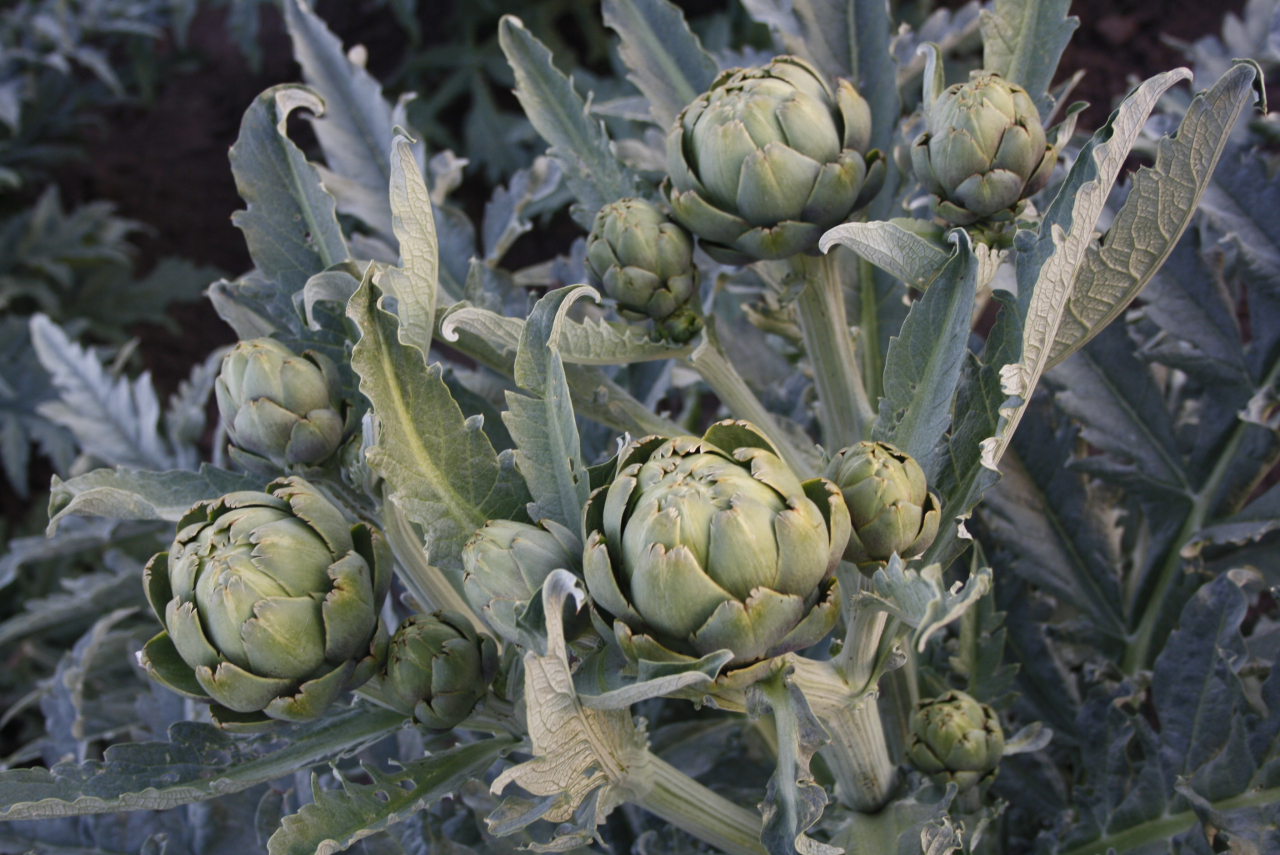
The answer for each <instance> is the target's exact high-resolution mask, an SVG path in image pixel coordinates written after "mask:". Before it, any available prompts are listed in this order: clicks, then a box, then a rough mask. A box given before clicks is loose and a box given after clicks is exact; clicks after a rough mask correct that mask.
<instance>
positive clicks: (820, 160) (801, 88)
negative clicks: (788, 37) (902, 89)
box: [663, 56, 885, 264]
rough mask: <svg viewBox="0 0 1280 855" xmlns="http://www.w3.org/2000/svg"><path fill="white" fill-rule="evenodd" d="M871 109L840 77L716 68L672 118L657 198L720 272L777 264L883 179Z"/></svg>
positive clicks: (792, 65) (790, 67) (788, 61)
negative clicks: (760, 262)
mask: <svg viewBox="0 0 1280 855" xmlns="http://www.w3.org/2000/svg"><path fill="white" fill-rule="evenodd" d="M870 141H871V108H870V107H869V106H868V104H867V102H866V100H865V99H864V98H863V97H862V96H861V95H860V94H858V91H857V90H856V89H855V88H854V87H853V85H852V84H851V83H849V82H848V81H847V80H838V81H836V84H835V86H834V88H833V87H832V86H831V84H830V83H828V81H827V80H826V78H825V77H824V76H823V75H822V73H821V72H819V71H818V70H817V69H816V68H814V67H813V66H812V65H810V64H809V63H807V62H805V61H804V60H802V59H799V58H797V57H793V56H780V57H777V58H775V59H774V60H773V61H772V62H770V63H769V64H768V65H765V66H763V67H761V68H738V69H731V70H729V71H725V72H724V73H722V74H721V75H720V76H719V77H718V78H716V80H715V82H714V83H712V85H711V89H710V90H709V91H708V92H705V93H703V94H702V95H700V96H698V98H697V99H695V100H694V101H693V103H691V104H689V105H688V106H687V107H685V108H684V110H683V111H681V113H680V115H679V116H678V117H677V118H676V121H675V125H674V126H673V127H672V129H671V132H670V135H669V136H668V139H667V169H668V172H669V173H670V177H669V178H668V179H667V180H666V181H665V182H664V183H663V193H664V194H665V195H666V197H667V201H668V203H669V204H670V206H671V211H672V216H673V217H674V218H675V220H676V221H677V222H679V223H680V224H681V225H683V226H684V227H685V228H687V229H688V230H689V231H691V232H693V233H694V234H696V235H697V236H698V237H699V238H700V240H701V246H702V248H703V249H704V250H706V252H707V253H708V254H709V255H710V256H711V257H712V258H714V259H716V260H717V261H720V262H722V263H724V264H747V263H749V262H751V261H755V260H757V259H780V258H787V257H789V256H792V255H795V254H797V253H801V252H807V251H809V250H811V249H812V248H813V247H814V246H815V245H816V244H817V242H818V238H819V237H821V236H822V233H823V232H825V231H826V230H827V229H829V228H831V227H832V226H834V225H837V224H839V223H841V222H843V221H844V220H846V219H847V218H848V217H849V216H850V215H851V214H852V213H853V212H855V211H857V210H859V209H860V208H862V207H864V206H866V205H867V204H868V203H870V202H871V200H872V199H873V198H875V196H876V194H877V193H879V192H880V187H881V186H882V185H883V183H884V175H885V159H884V156H883V155H882V154H881V152H880V151H878V150H874V149H871V150H869V146H870Z"/></svg>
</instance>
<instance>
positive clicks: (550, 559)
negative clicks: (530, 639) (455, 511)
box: [462, 520, 582, 643]
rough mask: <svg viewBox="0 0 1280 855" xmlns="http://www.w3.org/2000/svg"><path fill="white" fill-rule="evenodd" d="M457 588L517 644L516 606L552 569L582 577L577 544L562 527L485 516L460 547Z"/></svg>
mask: <svg viewBox="0 0 1280 855" xmlns="http://www.w3.org/2000/svg"><path fill="white" fill-rule="evenodd" d="M462 566H463V568H464V569H465V570H466V574H465V575H464V576H463V577H462V588H463V590H464V591H465V592H466V595H467V599H468V600H469V601H470V603H471V605H472V606H474V607H475V609H476V611H478V612H479V613H480V616H481V617H482V618H483V619H484V622H485V623H486V624H488V625H489V627H490V628H491V629H492V630H493V631H494V632H496V633H497V634H498V635H499V636H501V637H502V638H503V639H505V640H507V641H511V642H514V643H519V639H520V633H519V630H518V628H517V626H516V621H517V619H518V617H519V614H518V613H517V611H518V610H517V607H518V606H519V605H521V604H524V603H528V602H529V600H531V599H532V598H533V597H534V595H535V594H537V592H538V591H539V590H541V588H542V583H543V582H544V581H545V580H546V578H547V576H549V575H551V571H552V570H558V569H564V570H569V571H571V572H573V573H574V574H575V575H577V576H581V575H582V542H581V541H580V540H579V539H578V536H577V535H575V534H574V533H573V532H571V531H570V530H569V529H567V528H565V527H564V526H562V525H560V524H558V523H556V522H554V521H552V520H543V521H542V522H541V523H540V524H539V525H529V524H528V523H521V522H513V521H511V520H490V521H489V522H487V523H485V524H484V527H483V528H481V529H480V530H479V531H477V532H476V533H475V536H473V537H472V538H471V540H469V541H468V542H467V544H466V546H464V547H463V548H462Z"/></svg>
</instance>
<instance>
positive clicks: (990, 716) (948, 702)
mask: <svg viewBox="0 0 1280 855" xmlns="http://www.w3.org/2000/svg"><path fill="white" fill-rule="evenodd" d="M907 756H908V757H909V758H910V760H911V764H912V765H913V766H915V767H916V768H917V769H919V770H920V771H921V772H923V773H925V774H926V775H929V776H930V777H932V778H933V780H934V781H935V782H936V783H938V784H939V785H942V786H945V785H946V784H947V783H949V782H955V784H956V786H957V787H958V788H959V792H960V793H961V794H965V793H968V792H969V791H971V790H976V793H977V795H978V796H979V797H981V796H983V795H985V794H986V791H987V789H988V788H989V787H990V786H991V782H992V781H994V780H995V777H996V772H997V771H998V768H999V765H1000V758H1001V757H1002V756H1004V730H1003V729H1001V727H1000V718H999V716H997V715H996V712H995V710H993V709H992V708H991V707H989V706H987V705H986V704H980V703H978V702H977V701H976V700H974V699H973V698H971V697H970V696H969V695H966V694H965V693H964V692H961V691H959V690H955V689H953V690H951V691H949V692H946V693H945V694H942V695H939V696H938V697H936V698H928V699H925V700H922V701H920V703H918V704H917V705H916V710H915V712H914V713H913V714H912V716H911V731H910V733H909V734H908V736H907Z"/></svg>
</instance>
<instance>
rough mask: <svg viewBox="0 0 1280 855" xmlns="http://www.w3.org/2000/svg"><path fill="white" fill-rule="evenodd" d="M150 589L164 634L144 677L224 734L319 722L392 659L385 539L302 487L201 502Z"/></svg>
mask: <svg viewBox="0 0 1280 855" xmlns="http://www.w3.org/2000/svg"><path fill="white" fill-rule="evenodd" d="M143 583H144V586H145V588H146V593H147V599H148V600H149V601H150V603H151V608H152V609H154V610H155V613H156V616H157V617H159V618H160V621H161V623H162V624H164V627H165V629H164V631H163V632H161V633H160V634H159V635H157V636H156V637H155V638H153V639H151V641H150V642H148V643H147V645H146V648H145V650H144V651H143V656H142V662H143V665H144V667H145V668H146V669H147V672H148V674H150V676H151V677H152V678H154V679H155V680H157V681H159V682H161V683H163V684H164V685H166V686H168V687H169V688H171V689H173V690H174V691H176V692H178V693H179V694H182V695H186V696H187V697H191V698H195V699H197V700H202V701H208V702H212V703H213V704H214V705H215V706H214V708H213V715H214V718H215V720H216V721H218V723H219V724H221V725H223V726H224V727H228V728H231V729H237V728H239V729H254V728H256V727H258V726H262V725H266V724H269V723H270V719H279V720H283V721H305V720H307V719H311V718H315V717H317V716H319V715H320V714H321V713H322V712H324V710H325V708H326V707H328V706H329V705H330V704H331V703H333V701H334V700H335V699H336V698H337V696H338V695H339V694H340V693H341V692H342V691H344V690H346V689H351V688H355V687H356V686H358V685H360V684H362V683H364V682H365V681H366V680H368V679H369V678H370V677H372V676H374V674H375V673H376V672H377V670H378V668H379V667H380V666H381V663H382V660H383V658H384V657H385V655H386V646H387V629H386V626H385V625H384V624H383V622H382V620H381V618H380V617H379V611H380V610H381V608H382V602H383V600H384V599H386V595H387V590H388V589H389V588H390V586H391V556H390V553H389V551H388V549H387V547H386V546H385V544H384V541H383V538H382V535H381V534H380V533H379V532H377V531H376V530H374V529H372V528H370V527H369V526H368V525H365V524H364V523H358V524H356V525H354V526H353V525H351V524H350V523H349V522H347V520H346V519H345V518H344V517H343V515H342V513H341V512H340V511H339V510H338V509H337V508H336V507H335V506H334V505H333V504H332V503H331V502H330V501H329V500H328V499H327V498H325V497H324V496H323V495H321V494H320V493H319V492H318V491H317V490H316V488H315V487H313V486H312V485H311V484H309V483H307V482H306V481H303V480H302V479H300V478H284V479H281V480H279V481H275V482H273V483H271V484H270V485H268V486H267V489H266V492H263V493H258V492H247V491H246V492H239V493H230V494H228V495H225V496H223V497H222V498H220V499H215V500H212V501H206V502H200V503H198V504H196V505H195V506H194V507H193V508H192V509H191V510H190V511H188V512H187V514H186V515H185V516H183V518H182V519H181V520H180V521H179V522H178V529H177V537H176V538H175V539H174V541H173V545H172V546H171V547H170V549H169V551H168V552H161V553H159V554H157V555H156V556H155V557H153V558H152V559H151V561H150V562H148V563H147V566H146V569H145V570H144V571H143Z"/></svg>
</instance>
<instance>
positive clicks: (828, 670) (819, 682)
mask: <svg viewBox="0 0 1280 855" xmlns="http://www.w3.org/2000/svg"><path fill="white" fill-rule="evenodd" d="M792 661H793V662H795V665H796V670H795V674H794V675H793V677H792V679H793V680H795V682H796V685H798V686H799V687H800V690H801V691H802V692H804V696H805V699H806V700H807V701H808V702H809V707H810V709H812V710H813V713H814V715H816V716H817V717H818V718H819V719H820V720H821V721H822V723H823V725H825V726H826V728H827V732H828V733H829V734H830V735H831V744H830V745H828V746H827V747H825V748H823V749H822V752H821V753H822V757H823V759H824V760H826V761H827V765H828V766H829V767H830V768H831V773H832V774H833V775H834V776H835V779H836V796H837V797H838V798H839V799H840V802H841V804H843V805H845V806H846V807H850V808H853V809H854V810H858V811H862V812H863V813H873V812H875V811H877V810H879V809H880V808H882V807H884V806H885V804H886V803H887V802H888V801H889V796H890V795H891V793H892V791H893V786H894V783H895V778H896V769H895V767H894V764H893V761H892V760H890V759H889V746H888V744H887V743H886V742H885V737H884V728H883V726H882V725H881V723H880V710H879V706H878V704H877V703H876V696H875V694H874V693H866V692H861V691H854V690H853V689H851V688H850V686H849V684H848V683H846V682H845V681H844V679H843V678H842V677H841V676H840V674H839V673H838V672H837V671H836V669H835V668H834V667H833V666H832V665H831V663H828V662H815V661H814V660H812V659H804V658H802V657H799V656H796V657H793V658H792Z"/></svg>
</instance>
